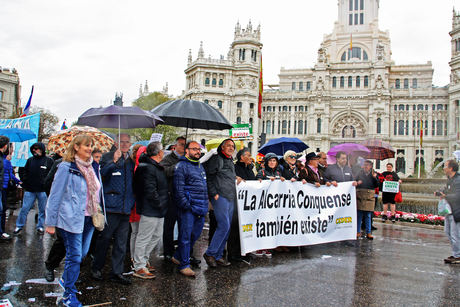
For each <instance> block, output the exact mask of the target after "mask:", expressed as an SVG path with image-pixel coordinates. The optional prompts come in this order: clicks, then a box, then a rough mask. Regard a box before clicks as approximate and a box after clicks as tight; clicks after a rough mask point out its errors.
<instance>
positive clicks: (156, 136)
mask: <svg viewBox="0 0 460 307" xmlns="http://www.w3.org/2000/svg"><path fill="white" fill-rule="evenodd" d="M162 139H163V134H161V133H152V135H151V136H150V141H149V143H153V142H161V140H162Z"/></svg>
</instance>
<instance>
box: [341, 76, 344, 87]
mask: <svg viewBox="0 0 460 307" xmlns="http://www.w3.org/2000/svg"><path fill="white" fill-rule="evenodd" d="M344 87H345V77H344V76H342V77H340V88H344Z"/></svg>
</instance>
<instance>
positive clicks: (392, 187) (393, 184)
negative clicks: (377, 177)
mask: <svg viewBox="0 0 460 307" xmlns="http://www.w3.org/2000/svg"><path fill="white" fill-rule="evenodd" d="M382 192H390V193H398V192H399V182H398V181H384V182H383V188H382Z"/></svg>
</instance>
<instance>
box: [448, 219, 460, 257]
mask: <svg viewBox="0 0 460 307" xmlns="http://www.w3.org/2000/svg"><path fill="white" fill-rule="evenodd" d="M444 231H445V232H446V235H447V237H448V238H449V241H450V245H451V246H452V256H454V257H455V258H459V257H460V222H455V220H454V216H453V215H452V214H448V215H446V219H445V220H444Z"/></svg>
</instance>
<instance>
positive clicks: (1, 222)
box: [0, 191, 6, 235]
mask: <svg viewBox="0 0 460 307" xmlns="http://www.w3.org/2000/svg"><path fill="white" fill-rule="evenodd" d="M2 193H3V191H2ZM1 216H3V205H2V199H1V198H0V217H1ZM2 224H3V221H0V235H1V234H2V233H3V228H2ZM5 227H6V226H5Z"/></svg>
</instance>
